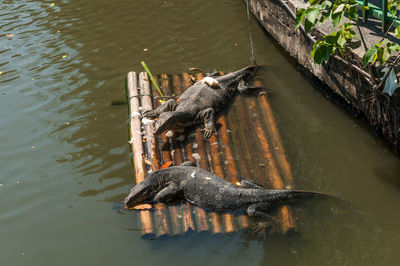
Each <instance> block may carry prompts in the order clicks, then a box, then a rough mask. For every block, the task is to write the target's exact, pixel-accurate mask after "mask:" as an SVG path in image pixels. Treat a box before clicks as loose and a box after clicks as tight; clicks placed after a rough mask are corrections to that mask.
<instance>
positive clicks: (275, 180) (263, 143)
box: [249, 97, 296, 234]
mask: <svg viewBox="0 0 400 266" xmlns="http://www.w3.org/2000/svg"><path fill="white" fill-rule="evenodd" d="M249 103H250V106H251V108H252V114H253V118H254V119H253V121H254V127H255V131H256V135H257V137H258V139H259V147H261V148H262V153H263V155H264V158H265V159H266V160H267V169H268V173H269V175H268V176H269V178H270V181H271V184H272V187H273V188H274V189H283V188H284V183H283V181H282V178H281V176H280V174H279V171H278V167H277V164H276V161H275V159H274V158H273V157H272V149H271V146H270V144H269V142H268V140H267V138H266V136H265V132H264V130H263V128H262V124H261V119H260V116H259V114H258V113H257V100H256V99H255V98H254V97H249ZM279 216H280V220H281V230H282V233H283V234H286V233H287V232H289V231H295V230H296V223H295V220H294V219H293V217H292V215H291V214H290V211H289V208H288V206H286V205H284V206H282V207H281V208H280V209H279Z"/></svg>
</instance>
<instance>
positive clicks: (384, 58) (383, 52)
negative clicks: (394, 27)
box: [376, 47, 390, 65]
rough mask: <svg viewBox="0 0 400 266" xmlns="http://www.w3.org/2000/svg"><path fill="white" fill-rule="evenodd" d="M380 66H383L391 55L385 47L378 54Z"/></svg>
mask: <svg viewBox="0 0 400 266" xmlns="http://www.w3.org/2000/svg"><path fill="white" fill-rule="evenodd" d="M376 55H377V59H378V61H379V64H381V65H383V64H384V63H385V62H386V61H387V60H388V59H389V57H390V53H389V52H388V50H387V49H386V48H384V47H379V48H378V52H377V53H376Z"/></svg>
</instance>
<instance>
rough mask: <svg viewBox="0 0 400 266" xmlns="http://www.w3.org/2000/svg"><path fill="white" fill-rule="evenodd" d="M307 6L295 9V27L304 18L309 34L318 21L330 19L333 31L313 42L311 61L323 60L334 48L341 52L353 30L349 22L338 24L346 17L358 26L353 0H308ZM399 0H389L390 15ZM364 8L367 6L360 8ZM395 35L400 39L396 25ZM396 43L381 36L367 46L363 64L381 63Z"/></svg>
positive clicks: (317, 62) (349, 40) (324, 60)
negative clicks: (371, 44) (375, 42)
mask: <svg viewBox="0 0 400 266" xmlns="http://www.w3.org/2000/svg"><path fill="white" fill-rule="evenodd" d="M309 3H310V5H309V6H308V7H307V8H301V9H298V10H297V12H296V19H295V24H296V28H298V27H300V25H301V24H302V22H303V21H304V30H305V31H306V33H309V32H310V31H311V30H312V29H313V28H314V27H315V26H316V25H317V24H318V23H322V22H324V21H325V20H330V21H331V22H332V25H333V27H334V28H335V29H336V31H333V32H331V33H330V34H329V35H326V36H324V37H323V39H322V40H318V41H316V43H315V44H314V46H313V50H312V57H313V59H314V63H315V64H321V63H326V62H328V60H329V57H330V56H331V55H332V54H334V53H336V51H338V52H339V53H340V54H341V55H343V53H344V52H345V50H346V49H347V47H348V44H349V43H350V42H351V41H352V40H353V39H356V38H357V35H356V33H355V32H354V30H353V24H352V23H349V22H347V23H342V22H343V18H344V17H345V16H346V17H347V18H348V19H349V20H350V21H352V22H355V23H356V24H357V26H358V20H359V16H358V10H357V6H358V3H357V2H356V1H355V0H336V1H333V2H332V1H330V0H310V2H309ZM399 6H400V0H389V1H388V10H389V12H390V14H391V16H392V17H395V16H396V14H397V8H398V7H399ZM362 9H363V10H367V9H368V7H362ZM395 35H396V37H397V38H400V26H399V27H397V28H396V30H395ZM399 50H400V46H399V45H398V44H396V43H393V42H389V41H388V40H387V39H384V40H383V41H382V42H380V43H378V44H375V45H373V46H371V47H370V48H369V49H368V50H367V51H366V53H365V55H364V56H363V59H362V61H363V64H364V66H366V65H367V64H375V62H379V64H381V65H382V64H384V63H385V62H386V61H387V60H388V59H389V57H390V55H391V54H392V53H395V52H399Z"/></svg>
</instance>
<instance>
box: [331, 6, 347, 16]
mask: <svg viewBox="0 0 400 266" xmlns="http://www.w3.org/2000/svg"><path fill="white" fill-rule="evenodd" d="M344 7H345V4H340V5H338V6H337V7H336V8H334V10H333V14H336V13H340V12H342V11H343V9H344Z"/></svg>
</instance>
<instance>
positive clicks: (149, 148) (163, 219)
mask: <svg viewBox="0 0 400 266" xmlns="http://www.w3.org/2000/svg"><path fill="white" fill-rule="evenodd" d="M139 87H140V94H141V96H140V98H141V102H142V107H143V108H144V110H153V105H152V102H151V96H150V95H151V91H150V83H149V78H148V75H147V73H146V72H141V73H140V74H139ZM143 121H144V122H143ZM142 122H143V127H144V130H145V137H146V140H145V146H146V153H145V157H146V158H147V160H149V161H150V163H151V165H149V168H150V170H151V171H156V170H157V169H158V168H159V165H160V164H159V156H158V154H157V152H156V150H157V149H156V147H157V146H156V140H155V137H154V121H153V120H149V119H146V118H143V119H142ZM154 208H155V212H154V215H153V218H154V223H155V225H156V228H155V230H156V236H157V237H159V236H162V235H167V234H168V233H169V232H170V231H171V230H170V228H169V227H168V222H167V208H166V205H165V204H163V203H156V204H154ZM171 224H172V227H173V228H176V227H177V225H176V224H173V223H171Z"/></svg>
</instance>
